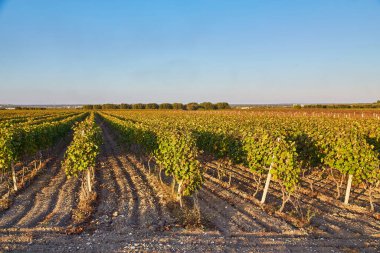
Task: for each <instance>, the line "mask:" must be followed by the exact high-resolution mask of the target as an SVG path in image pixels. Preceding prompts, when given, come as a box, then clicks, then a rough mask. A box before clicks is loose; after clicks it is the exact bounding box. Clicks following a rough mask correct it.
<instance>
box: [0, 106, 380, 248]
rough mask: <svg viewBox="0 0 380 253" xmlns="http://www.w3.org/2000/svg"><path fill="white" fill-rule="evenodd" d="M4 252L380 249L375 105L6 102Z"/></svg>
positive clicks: (0, 146)
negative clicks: (121, 106)
mask: <svg viewBox="0 0 380 253" xmlns="http://www.w3.org/2000/svg"><path fill="white" fill-rule="evenodd" d="M0 171H1V175H0V251H2V250H4V251H7V250H10V251H12V250H15V251H23V250H26V249H29V250H32V251H37V252H38V251H49V250H51V249H52V248H54V249H55V250H54V251H55V252H71V251H78V250H79V251H99V252H104V251H117V252H122V251H135V250H136V251H153V252H157V251H189V250H194V247H197V251H202V250H206V251H242V252H255V251H257V252H273V251H275V252H288V251H301V250H302V251H304V252H356V251H360V250H362V251H364V252H367V251H368V252H379V251H380V244H379V240H380V112H379V111H378V110H324V109H320V110H318V109H302V110H296V109H278V110H276V109H257V110H247V111H244V110H218V111H206V110H204V111H183V110H43V111H39V110H36V111H22V110H16V111H0Z"/></svg>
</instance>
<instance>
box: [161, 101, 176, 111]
mask: <svg viewBox="0 0 380 253" xmlns="http://www.w3.org/2000/svg"><path fill="white" fill-rule="evenodd" d="M160 109H163V110H167V109H173V105H172V104H169V103H163V104H160Z"/></svg>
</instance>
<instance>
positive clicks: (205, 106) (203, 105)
mask: <svg viewBox="0 0 380 253" xmlns="http://www.w3.org/2000/svg"><path fill="white" fill-rule="evenodd" d="M199 106H200V107H201V108H203V109H205V110H215V109H216V105H214V104H213V103H211V102H203V103H201V104H200V105H199Z"/></svg>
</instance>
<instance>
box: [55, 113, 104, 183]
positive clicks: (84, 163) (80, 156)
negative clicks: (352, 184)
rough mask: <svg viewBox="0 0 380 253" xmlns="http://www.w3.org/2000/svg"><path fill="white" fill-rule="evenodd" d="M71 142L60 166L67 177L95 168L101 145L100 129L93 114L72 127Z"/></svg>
mask: <svg viewBox="0 0 380 253" xmlns="http://www.w3.org/2000/svg"><path fill="white" fill-rule="evenodd" d="M73 130H74V136H73V141H72V142H71V144H70V146H69V147H68V148H67V150H66V153H65V158H64V161H63V162H62V166H63V167H64V168H65V172H66V175H67V176H69V177H70V176H76V177H77V176H79V175H80V174H81V173H82V172H83V171H85V170H87V169H90V168H93V167H95V164H96V158H97V156H98V155H99V152H100V145H101V143H102V134H101V129H100V128H99V127H98V126H97V125H96V123H95V120H94V114H91V115H90V116H89V117H88V118H87V119H85V120H84V121H82V122H80V123H77V124H75V126H74V127H73Z"/></svg>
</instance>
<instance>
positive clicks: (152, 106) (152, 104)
mask: <svg viewBox="0 0 380 253" xmlns="http://www.w3.org/2000/svg"><path fill="white" fill-rule="evenodd" d="M145 108H146V109H158V104H156V103H149V104H146V107H145Z"/></svg>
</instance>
